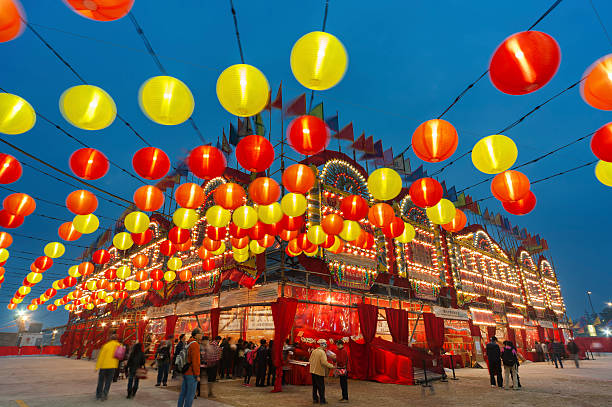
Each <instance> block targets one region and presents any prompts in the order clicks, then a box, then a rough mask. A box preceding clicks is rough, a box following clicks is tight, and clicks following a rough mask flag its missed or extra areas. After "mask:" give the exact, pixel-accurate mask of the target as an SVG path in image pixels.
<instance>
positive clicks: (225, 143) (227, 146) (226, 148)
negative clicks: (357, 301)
mask: <svg viewBox="0 0 612 407" xmlns="http://www.w3.org/2000/svg"><path fill="white" fill-rule="evenodd" d="M221 151H223V152H224V153H225V154H226V155H230V154H231V153H232V146H230V144H229V142H228V141H227V137H226V136H225V130H223V143H222V144H221Z"/></svg>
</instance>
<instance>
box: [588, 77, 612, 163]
mask: <svg viewBox="0 0 612 407" xmlns="http://www.w3.org/2000/svg"><path fill="white" fill-rule="evenodd" d="M610 72H612V71H610ZM591 150H592V151H593V154H595V156H596V157H597V158H599V159H600V160H602V161H607V162H612V122H610V123H608V124H604V125H603V126H602V127H601V128H599V130H597V131H596V132H595V134H593V137H591Z"/></svg>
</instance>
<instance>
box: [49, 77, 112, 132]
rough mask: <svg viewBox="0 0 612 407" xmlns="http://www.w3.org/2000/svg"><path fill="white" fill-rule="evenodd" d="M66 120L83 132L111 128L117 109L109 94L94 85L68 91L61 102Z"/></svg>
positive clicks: (61, 110) (61, 98) (61, 108)
mask: <svg viewBox="0 0 612 407" xmlns="http://www.w3.org/2000/svg"><path fill="white" fill-rule="evenodd" d="M59 106H60V112H61V113H62V116H64V119H66V121H68V122H69V123H70V124H72V125H73V126H75V127H78V128H80V129H83V130H101V129H104V128H106V127H108V126H110V125H111V124H112V123H113V121H114V120H115V116H116V115H117V107H116V106H115V102H114V101H113V98H111V97H110V95H109V94H108V93H106V92H105V91H104V90H102V89H100V88H99V87H97V86H93V85H78V86H73V87H72V88H69V89H66V90H65V91H64V93H62V96H61V97H60V101H59Z"/></svg>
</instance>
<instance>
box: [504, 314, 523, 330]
mask: <svg viewBox="0 0 612 407" xmlns="http://www.w3.org/2000/svg"><path fill="white" fill-rule="evenodd" d="M506 319H507V320H508V326H509V327H510V328H513V329H523V328H525V318H524V317H523V316H522V315H519V314H510V313H508V314H506Z"/></svg>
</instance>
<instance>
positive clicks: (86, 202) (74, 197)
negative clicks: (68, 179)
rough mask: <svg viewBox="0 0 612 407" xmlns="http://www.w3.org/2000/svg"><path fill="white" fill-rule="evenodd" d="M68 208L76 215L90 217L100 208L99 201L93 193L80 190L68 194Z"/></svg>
mask: <svg viewBox="0 0 612 407" xmlns="http://www.w3.org/2000/svg"><path fill="white" fill-rule="evenodd" d="M66 208H68V210H69V211H70V212H72V213H74V214H75V215H89V214H90V213H93V212H94V211H95V210H96V209H97V208H98V199H97V198H96V196H95V195H94V194H92V193H91V192H89V191H87V190H84V189H79V190H76V191H72V192H71V193H70V194H68V196H67V197H66Z"/></svg>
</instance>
